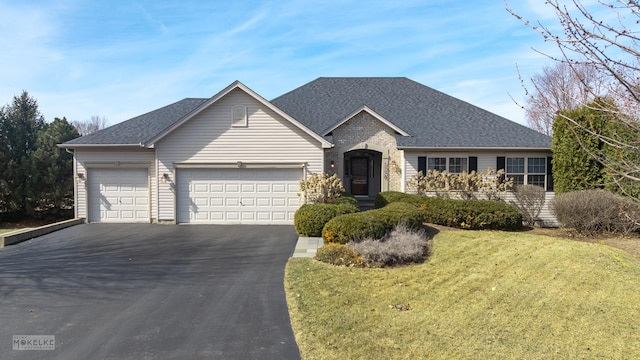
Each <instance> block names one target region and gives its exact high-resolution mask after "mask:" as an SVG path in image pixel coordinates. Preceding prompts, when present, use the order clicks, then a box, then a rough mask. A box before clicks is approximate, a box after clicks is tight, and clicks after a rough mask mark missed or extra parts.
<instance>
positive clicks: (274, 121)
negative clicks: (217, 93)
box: [154, 89, 322, 162]
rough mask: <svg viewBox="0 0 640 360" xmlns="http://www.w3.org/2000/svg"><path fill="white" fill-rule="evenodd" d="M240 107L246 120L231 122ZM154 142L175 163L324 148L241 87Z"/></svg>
mask: <svg viewBox="0 0 640 360" xmlns="http://www.w3.org/2000/svg"><path fill="white" fill-rule="evenodd" d="M238 109H244V110H245V115H246V117H245V121H246V123H241V124H238V123H237V122H236V123H235V124H234V120H237V118H235V116H236V115H237V114H238V113H237V112H238ZM154 146H155V147H156V148H157V149H158V157H159V158H161V159H162V160H163V161H164V160H165V159H166V158H171V159H172V161H174V162H184V161H197V162H235V161H265V162H266V161H276V162H278V161H282V160H283V159H285V158H288V159H291V156H290V155H291V153H292V152H298V153H300V154H304V153H305V151H306V150H309V151H311V152H315V151H318V150H320V149H322V144H321V143H320V142H319V141H318V140H317V139H315V138H314V137H313V136H312V135H310V134H308V133H307V132H305V131H303V130H302V129H300V128H299V127H297V126H295V125H294V124H292V123H291V122H290V121H288V120H287V119H285V118H284V117H283V116H281V115H279V114H278V113H277V112H275V111H273V110H272V109H270V108H269V107H268V106H266V105H264V104H263V103H262V102H260V101H259V100H257V99H255V98H254V97H253V96H251V95H250V94H248V93H246V92H245V91H243V90H242V89H233V90H231V91H230V92H228V93H227V94H225V95H224V96H223V97H221V98H219V99H217V101H215V102H213V103H212V104H210V105H209V106H208V107H206V108H203V109H200V111H199V112H198V114H196V115H194V116H192V117H191V118H190V119H189V121H185V122H183V123H182V124H181V125H180V126H178V127H176V128H175V129H172V130H171V131H170V132H169V133H168V134H167V135H165V136H164V137H162V138H161V139H159V140H158V141H157V142H156V143H155V145H154ZM296 161H297V160H296ZM300 162H304V161H300Z"/></svg>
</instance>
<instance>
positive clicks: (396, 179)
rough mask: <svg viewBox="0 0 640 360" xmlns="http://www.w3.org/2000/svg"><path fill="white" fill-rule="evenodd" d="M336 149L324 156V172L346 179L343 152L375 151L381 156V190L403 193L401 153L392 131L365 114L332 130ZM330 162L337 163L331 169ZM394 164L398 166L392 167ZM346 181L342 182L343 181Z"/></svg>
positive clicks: (362, 113)
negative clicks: (393, 162) (344, 176)
mask: <svg viewBox="0 0 640 360" xmlns="http://www.w3.org/2000/svg"><path fill="white" fill-rule="evenodd" d="M333 142H334V144H335V146H334V147H333V148H332V149H329V150H327V152H326V153H325V169H326V170H327V172H328V173H330V174H332V173H334V172H335V173H337V174H338V175H339V176H340V177H341V178H342V177H343V174H344V171H343V166H344V164H343V160H344V153H345V152H349V151H351V150H365V149H366V150H375V151H379V152H381V153H382V189H381V190H382V191H386V190H395V191H401V190H402V181H403V180H402V153H401V151H400V150H398V147H397V145H396V134H395V131H394V130H393V129H391V128H390V127H389V126H387V125H385V124H384V123H382V122H381V121H379V120H378V119H376V118H374V117H373V116H371V115H370V114H369V113H367V112H365V111H363V112H360V113H359V114H358V115H356V116H354V117H353V118H351V119H349V120H347V121H346V122H345V123H344V124H342V125H340V126H339V127H337V128H336V129H335V130H333ZM331 161H334V163H335V164H336V166H335V168H334V169H333V170H332V169H331V166H330V164H331ZM392 161H395V164H396V166H395V167H393V166H392V165H391V164H392ZM344 180H345V179H343V181H344Z"/></svg>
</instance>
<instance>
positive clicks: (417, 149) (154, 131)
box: [60, 77, 553, 224]
mask: <svg viewBox="0 0 640 360" xmlns="http://www.w3.org/2000/svg"><path fill="white" fill-rule="evenodd" d="M60 146H61V147H63V148H66V149H69V150H72V151H73V154H74V174H75V176H74V178H75V205H76V206H75V215H76V217H83V218H86V219H87V220H88V221H89V222H146V223H148V222H170V223H207V224H229V223H236V224H238V223H240V224H292V223H293V216H294V213H295V211H296V209H297V208H298V207H299V202H300V200H299V197H298V194H297V193H298V181H299V180H300V179H303V178H305V177H307V176H309V175H311V174H312V173H321V172H326V173H329V174H332V173H336V174H338V175H339V176H340V177H341V178H342V180H343V183H344V185H345V188H346V190H347V191H349V192H351V193H352V194H354V195H355V196H356V197H359V198H362V199H365V200H366V199H372V198H373V197H374V196H375V195H376V194H377V193H379V192H380V191H385V190H397V191H406V190H407V189H406V181H407V180H408V179H409V178H411V176H413V175H414V174H416V173H417V172H418V171H420V170H423V171H426V170H427V169H437V170H447V171H449V172H452V173H457V172H462V171H467V172H470V171H472V170H476V171H483V170H486V169H487V168H493V169H505V170H506V172H507V176H509V177H513V178H514V179H515V180H516V183H523V184H535V185H540V186H542V187H544V188H545V189H546V190H547V191H548V194H549V196H548V198H551V197H552V194H553V192H552V191H553V179H552V173H551V150H550V149H551V139H550V138H549V137H548V136H546V135H543V134H541V133H538V132H536V131H534V130H532V129H529V128H527V127H525V126H522V125H520V124H517V123H515V122H512V121H510V120H507V119H505V118H503V117H500V116H498V115H495V114H493V113H490V112H488V111H486V110H483V109H481V108H479V107H476V106H473V105H471V104H469V103H467V102H464V101H462V100H459V99H456V98H454V97H452V96H449V95H447V94H444V93H442V92H440V91H437V90H434V89H432V88H429V87H427V86H425V85H422V84H420V83H417V82H415V81H412V80H410V79H407V78H369V77H367V78H318V79H316V80H314V81H312V82H310V83H308V84H305V85H303V86H301V87H299V88H297V89H294V90H292V91H290V92H288V93H286V94H284V95H281V96H279V97H277V98H275V99H273V100H271V101H269V100H266V99H264V98H263V97H262V96H260V95H259V94H257V93H256V92H254V91H253V90H251V89H250V88H248V87H247V86H245V85H244V84H242V83H241V82H238V81H236V82H234V83H232V84H231V85H229V86H227V87H226V88H225V89H223V90H222V91H220V92H219V93H217V94H216V95H214V96H213V97H211V98H208V99H201V98H187V99H183V100H180V101H178V102H176V103H173V104H170V105H167V106H165V107H162V108H160V109H157V110H154V111H151V112H149V113H146V114H143V115H140V116H137V117H135V118H133V119H130V120H127V121H124V122H122V123H119V124H116V125H113V126H111V127H108V128H106V129H103V130H100V131H98V132H96V133H94V134H91V135H87V136H83V137H79V138H77V139H74V140H71V141H69V142H66V143H64V144H61V145H60ZM544 216H547V217H549V216H550V215H549V214H548V212H544V213H543V217H544Z"/></svg>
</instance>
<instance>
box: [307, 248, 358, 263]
mask: <svg viewBox="0 0 640 360" xmlns="http://www.w3.org/2000/svg"><path fill="white" fill-rule="evenodd" d="M315 259H316V260H318V261H322V262H324V263H327V264H332V265H342V266H361V265H362V264H363V259H362V257H360V255H358V253H357V252H356V251H355V250H353V249H352V248H350V247H348V246H346V245H342V244H328V245H325V246H323V247H320V248H318V252H317V253H316V256H315Z"/></svg>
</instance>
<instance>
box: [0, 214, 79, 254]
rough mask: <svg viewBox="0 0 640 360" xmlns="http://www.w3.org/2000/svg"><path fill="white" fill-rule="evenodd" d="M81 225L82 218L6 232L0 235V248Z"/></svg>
mask: <svg viewBox="0 0 640 360" xmlns="http://www.w3.org/2000/svg"><path fill="white" fill-rule="evenodd" d="M83 223H84V218H78V219H70V220H65V221H60V222H57V223H53V224H48V225H44V226H40V227H37V228H30V229H20V230H16V231H12V232H8V233H5V234H2V235H0V248H3V247H5V246H8V245H13V244H17V243H20V242H23V241H27V240H30V239H33V238H35V237H38V236H42V235H46V234H49V233H52V232H54V231H58V230H61V229H64V228H68V227H70V226H74V225H78V224H83Z"/></svg>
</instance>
